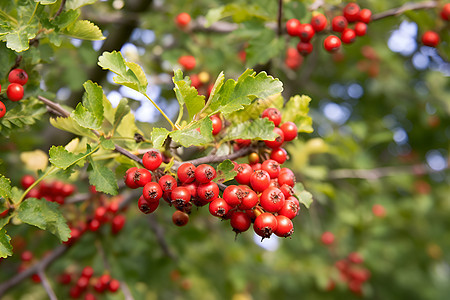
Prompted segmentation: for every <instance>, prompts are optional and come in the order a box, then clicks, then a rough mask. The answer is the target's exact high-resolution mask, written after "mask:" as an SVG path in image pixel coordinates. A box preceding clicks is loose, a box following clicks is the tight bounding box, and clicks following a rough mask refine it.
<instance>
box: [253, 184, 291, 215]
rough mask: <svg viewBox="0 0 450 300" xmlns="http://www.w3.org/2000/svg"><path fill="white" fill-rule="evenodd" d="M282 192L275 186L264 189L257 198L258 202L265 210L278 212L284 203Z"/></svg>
mask: <svg viewBox="0 0 450 300" xmlns="http://www.w3.org/2000/svg"><path fill="white" fill-rule="evenodd" d="M284 202H285V199H284V194H283V193H282V192H281V191H280V189H278V188H276V187H268V188H267V189H265V190H264V191H263V192H262V194H261V198H260V200H259V204H260V205H261V206H262V208H264V210H265V211H267V212H274V213H275V212H278V211H279V210H280V209H281V208H282V207H283V205H284Z"/></svg>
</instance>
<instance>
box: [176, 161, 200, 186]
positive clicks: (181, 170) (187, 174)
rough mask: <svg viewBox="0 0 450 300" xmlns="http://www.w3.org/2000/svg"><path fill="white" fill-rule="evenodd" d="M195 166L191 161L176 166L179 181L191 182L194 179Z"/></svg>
mask: <svg viewBox="0 0 450 300" xmlns="http://www.w3.org/2000/svg"><path fill="white" fill-rule="evenodd" d="M195 169H196V168H195V166H194V165H193V164H191V163H183V164H181V165H180V166H179V167H178V170H177V176H178V180H179V181H181V183H191V182H193V181H194V180H195Z"/></svg>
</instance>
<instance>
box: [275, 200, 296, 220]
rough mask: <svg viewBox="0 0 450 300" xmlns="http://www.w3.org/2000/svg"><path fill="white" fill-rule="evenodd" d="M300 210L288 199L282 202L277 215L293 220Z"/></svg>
mask: <svg viewBox="0 0 450 300" xmlns="http://www.w3.org/2000/svg"><path fill="white" fill-rule="evenodd" d="M299 210H300V206H298V204H297V203H296V202H295V201H292V200H290V199H289V198H288V199H286V201H284V205H283V207H282V208H281V209H280V210H279V211H278V214H279V215H283V216H286V217H288V218H289V219H291V220H292V219H293V218H295V217H296V216H297V215H298V212H299Z"/></svg>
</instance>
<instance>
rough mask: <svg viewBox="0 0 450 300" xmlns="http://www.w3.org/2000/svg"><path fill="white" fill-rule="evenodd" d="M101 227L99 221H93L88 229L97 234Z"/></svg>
mask: <svg viewBox="0 0 450 300" xmlns="http://www.w3.org/2000/svg"><path fill="white" fill-rule="evenodd" d="M101 225H102V224H101V223H100V221H99V220H96V219H93V220H91V221H90V222H89V225H88V229H89V230H90V231H92V232H95V231H97V230H99V229H100V226H101Z"/></svg>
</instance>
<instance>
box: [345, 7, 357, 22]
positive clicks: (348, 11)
mask: <svg viewBox="0 0 450 300" xmlns="http://www.w3.org/2000/svg"><path fill="white" fill-rule="evenodd" d="M359 12H360V8H359V5H358V4H356V3H354V2H351V3H349V4H347V5H346V6H345V7H344V10H343V14H344V17H345V18H346V19H347V21H349V22H355V21H358V19H359Z"/></svg>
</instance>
